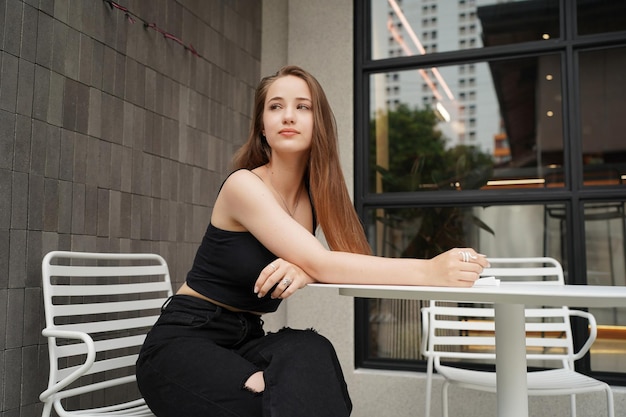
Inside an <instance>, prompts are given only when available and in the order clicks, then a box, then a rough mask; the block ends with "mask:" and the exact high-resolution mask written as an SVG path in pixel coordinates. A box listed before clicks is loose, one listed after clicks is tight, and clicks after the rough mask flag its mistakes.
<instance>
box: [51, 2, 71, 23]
mask: <svg viewBox="0 0 626 417" xmlns="http://www.w3.org/2000/svg"><path fill="white" fill-rule="evenodd" d="M68 10H69V0H55V1H54V18H55V19H58V20H60V21H61V22H63V23H66V24H67V22H68V21H67V19H68V13H69V12H68Z"/></svg>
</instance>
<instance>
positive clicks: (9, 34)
mask: <svg viewBox="0 0 626 417" xmlns="http://www.w3.org/2000/svg"><path fill="white" fill-rule="evenodd" d="M23 8H24V4H23V3H22V2H21V1H18V0H7V1H6V11H5V13H6V15H5V19H4V25H3V26H4V28H3V30H4V48H3V49H4V50H5V51H6V52H8V53H10V54H13V55H14V56H18V55H19V54H20V39H21V34H22V15H23V12H22V10H23Z"/></svg>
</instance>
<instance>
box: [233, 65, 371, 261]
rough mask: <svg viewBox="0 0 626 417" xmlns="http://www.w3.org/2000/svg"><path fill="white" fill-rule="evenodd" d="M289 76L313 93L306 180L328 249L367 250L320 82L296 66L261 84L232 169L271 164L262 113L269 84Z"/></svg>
mask: <svg viewBox="0 0 626 417" xmlns="http://www.w3.org/2000/svg"><path fill="white" fill-rule="evenodd" d="M288 75H293V76H296V77H299V78H301V79H302V80H304V81H305V82H306V83H307V85H308V87H309V91H310V92H311V100H312V106H313V139H312V141H311V142H312V143H311V152H310V156H309V161H308V166H307V169H306V171H305V174H304V175H305V178H304V181H305V183H306V184H308V186H309V191H310V194H311V200H312V202H313V206H314V208H315V212H316V215H317V219H318V222H319V224H320V227H321V228H322V230H323V232H324V237H325V238H326V241H327V242H328V245H329V246H330V248H331V249H332V250H337V251H344V252H354V253H365V254H370V253H371V249H370V246H369V244H368V243H367V239H366V238H365V233H364V232H363V226H362V225H361V222H360V220H359V217H358V216H357V214H356V211H355V210H354V206H353V204H352V201H351V200H350V195H349V194H348V189H347V187H346V182H345V179H344V177H343V172H342V171H341V165H340V163H339V148H338V139H337V124H336V122H335V116H334V115H333V112H332V110H331V108H330V104H329V103H328V99H327V98H326V94H325V93H324V90H323V89H322V87H321V85H320V84H319V82H318V81H317V80H316V79H315V77H313V76H312V75H311V74H309V73H308V72H307V71H305V70H303V69H302V68H300V67H297V66H286V67H283V68H282V69H280V70H279V71H278V72H277V73H276V74H274V75H272V76H269V77H265V78H263V79H262V80H261V82H260V83H259V86H258V88H257V90H256V94H255V98H254V113H253V117H254V118H253V120H252V126H251V128H250V133H249V135H248V141H247V142H246V143H245V144H244V145H243V146H242V147H241V148H240V149H239V151H237V153H236V154H235V156H234V158H233V167H234V168H235V169H239V168H245V169H254V168H256V167H259V166H261V165H264V164H266V163H268V162H269V160H270V156H271V153H272V150H271V148H270V146H269V144H268V143H267V140H266V139H265V137H264V136H263V133H262V132H263V111H264V109H265V98H266V96H267V91H268V89H269V87H270V85H271V84H272V83H273V82H274V81H276V80H277V79H278V78H281V77H286V76H288Z"/></svg>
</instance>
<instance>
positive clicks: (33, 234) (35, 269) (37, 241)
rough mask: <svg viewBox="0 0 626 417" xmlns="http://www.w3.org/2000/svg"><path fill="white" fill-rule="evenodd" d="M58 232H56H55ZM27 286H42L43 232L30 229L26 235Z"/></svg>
mask: <svg viewBox="0 0 626 417" xmlns="http://www.w3.org/2000/svg"><path fill="white" fill-rule="evenodd" d="M55 234H56V233H55ZM26 245H27V246H26V285H25V287H26V288H41V258H42V247H43V232H42V231H40V230H29V231H28V233H27V235H26Z"/></svg>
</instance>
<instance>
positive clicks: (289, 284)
mask: <svg viewBox="0 0 626 417" xmlns="http://www.w3.org/2000/svg"><path fill="white" fill-rule="evenodd" d="M313 282H315V280H314V279H313V278H311V277H310V276H309V275H308V274H307V273H306V272H304V271H303V270H302V268H300V267H299V266H297V265H294V264H292V263H290V262H287V261H285V260H284V259H282V258H278V259H276V260H275V261H272V262H271V263H270V264H269V265H267V266H266V267H265V268H263V270H262V271H261V274H259V278H258V279H257V281H256V283H255V285H254V292H255V293H257V295H258V296H259V298H260V297H264V296H265V294H267V292H268V291H270V290H271V289H272V288H274V291H272V293H271V296H272V298H282V299H285V298H288V297H289V296H291V295H293V293H295V292H296V291H297V290H299V289H300V288H304V287H306V285H307V284H310V283H313Z"/></svg>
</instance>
